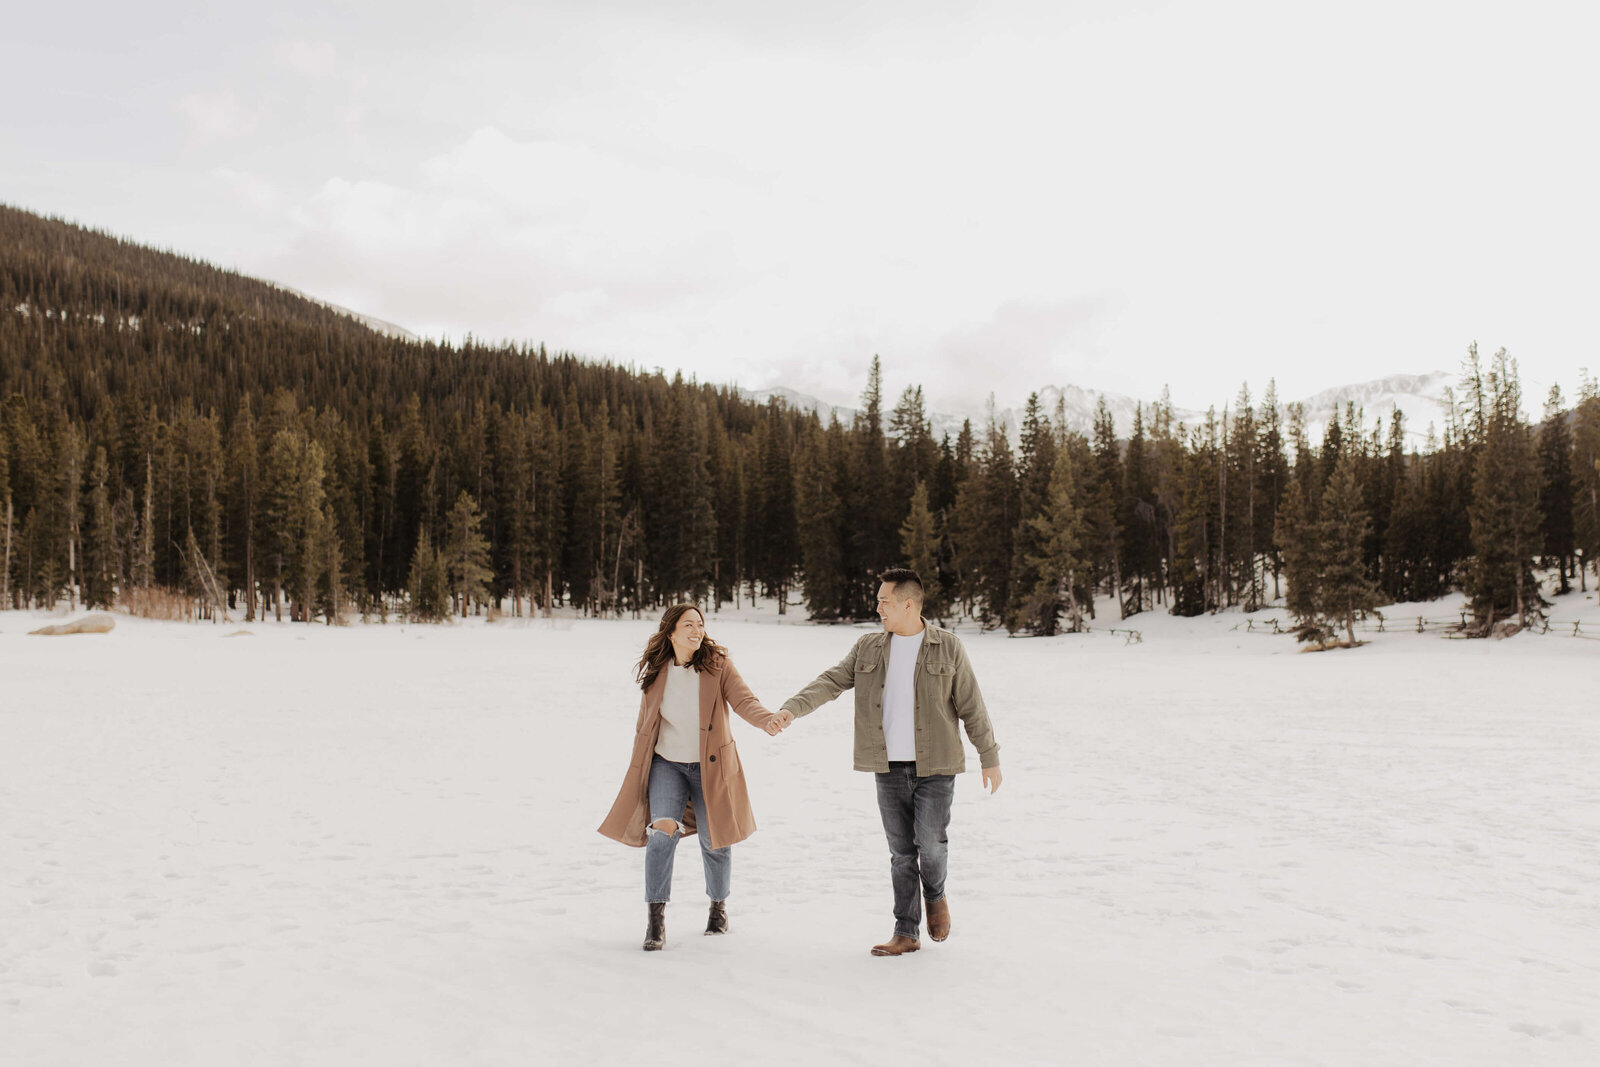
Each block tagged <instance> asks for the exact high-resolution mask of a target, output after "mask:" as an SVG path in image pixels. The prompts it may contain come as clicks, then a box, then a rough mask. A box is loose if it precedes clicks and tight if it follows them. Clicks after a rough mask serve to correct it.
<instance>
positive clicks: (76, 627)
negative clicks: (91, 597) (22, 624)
mask: <svg viewBox="0 0 1600 1067" xmlns="http://www.w3.org/2000/svg"><path fill="white" fill-rule="evenodd" d="M116 625H117V620H116V619H113V618H112V617H111V616H110V615H107V614H106V613H105V612H103V611H97V612H95V613H94V614H93V615H85V616H84V617H83V618H81V619H73V620H72V621H71V622H63V623H59V624H57V625H55V626H45V627H41V628H40V629H37V630H34V631H33V632H34V633H36V634H39V635H42V636H44V637H59V636H61V635H62V634H108V633H110V632H111V631H112V630H113V629H115V628H116Z"/></svg>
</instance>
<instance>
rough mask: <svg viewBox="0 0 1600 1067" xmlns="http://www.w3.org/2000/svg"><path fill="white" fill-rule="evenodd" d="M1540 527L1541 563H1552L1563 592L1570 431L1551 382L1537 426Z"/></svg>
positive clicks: (1568, 547)
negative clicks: (1540, 419) (1540, 420)
mask: <svg viewBox="0 0 1600 1067" xmlns="http://www.w3.org/2000/svg"><path fill="white" fill-rule="evenodd" d="M1539 481H1540V487H1539V530H1540V534H1541V536H1542V537H1543V540H1544V546H1543V547H1544V557H1545V559H1544V565H1545V566H1547V567H1548V566H1550V565H1551V564H1552V563H1554V564H1555V566H1556V570H1557V574H1558V575H1559V577H1560V583H1561V589H1560V591H1561V592H1562V593H1567V592H1570V591H1571V589H1572V585H1571V583H1570V582H1569V581H1568V580H1567V579H1568V574H1569V572H1570V571H1571V569H1572V550H1573V548H1574V534H1573V527H1572V504H1573V494H1572V431H1571V430H1570V428H1569V427H1568V426H1567V412H1566V411H1565V409H1564V407H1563V405H1562V403H1561V386H1559V385H1552V386H1551V387H1550V396H1549V398H1548V399H1547V400H1546V401H1545V405H1544V425H1542V426H1541V427H1540V428H1539Z"/></svg>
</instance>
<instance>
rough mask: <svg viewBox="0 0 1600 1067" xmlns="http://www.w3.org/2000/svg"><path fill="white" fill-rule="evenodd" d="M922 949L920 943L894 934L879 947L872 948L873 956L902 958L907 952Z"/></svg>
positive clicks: (912, 938)
mask: <svg viewBox="0 0 1600 1067" xmlns="http://www.w3.org/2000/svg"><path fill="white" fill-rule="evenodd" d="M921 947H922V942H921V941H918V940H917V939H916V938H914V937H901V936H900V935H899V934H895V935H894V936H893V937H891V938H890V939H889V940H887V941H885V942H884V943H883V944H881V945H873V946H872V954H873V955H874V956H904V955H905V954H906V953H908V952H915V951H917V949H919V948H921Z"/></svg>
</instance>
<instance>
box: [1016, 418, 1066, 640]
mask: <svg viewBox="0 0 1600 1067" xmlns="http://www.w3.org/2000/svg"><path fill="white" fill-rule="evenodd" d="M1020 445H1021V447H1020V448H1019V450H1018V453H1017V478H1016V484H1017V505H1018V507H1017V529H1016V533H1015V535H1014V536H1013V542H1012V549H1011V581H1010V583H1009V588H1010V589H1011V590H1013V591H1014V594H1015V595H1013V597H1012V599H1011V602H1010V604H1009V606H1008V609H1007V611H1006V612H1005V616H1004V617H1005V620H1006V628H1007V629H1008V630H1010V631H1012V632H1013V633H1014V632H1016V631H1017V630H1019V629H1027V630H1031V631H1033V632H1034V633H1054V632H1055V628H1056V618H1057V613H1056V611H1055V609H1054V606H1053V604H1052V605H1051V607H1050V609H1049V611H1048V614H1047V615H1046V614H1036V613H1035V612H1034V611H1033V610H1031V609H1030V607H1029V605H1035V606H1036V605H1037V601H1036V599H1035V598H1034V597H1033V596H1032V595H1031V594H1032V591H1033V589H1034V588H1035V587H1036V586H1037V585H1038V584H1039V572H1038V569H1037V567H1036V565H1035V563H1034V562H1033V561H1034V560H1036V559H1038V558H1040V557H1041V556H1042V555H1044V541H1045V539H1046V537H1047V536H1048V535H1047V534H1045V533H1041V532H1040V530H1039V528H1038V527H1037V526H1036V525H1035V524H1034V523H1033V520H1034V519H1035V518H1037V517H1038V516H1040V515H1042V514H1043V513H1044V512H1045V510H1046V509H1047V508H1048V507H1049V506H1050V486H1051V478H1052V476H1053V472H1054V470H1055V467H1056V452H1057V448H1056V440H1055V434H1054V431H1053V430H1052V428H1051V426H1050V422H1049V420H1048V419H1046V418H1045V415H1044V411H1043V408H1042V407H1041V405H1040V403H1039V394H1038V393H1032V394H1030V395H1029V396H1028V404H1027V407H1026V409H1025V410H1024V413H1023V416H1022V435H1021V440H1020Z"/></svg>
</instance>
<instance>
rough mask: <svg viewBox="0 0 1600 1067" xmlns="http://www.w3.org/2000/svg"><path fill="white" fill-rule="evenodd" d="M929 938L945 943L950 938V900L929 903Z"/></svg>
mask: <svg viewBox="0 0 1600 1067" xmlns="http://www.w3.org/2000/svg"><path fill="white" fill-rule="evenodd" d="M927 906H928V936H929V937H931V938H933V939H934V940H935V941H943V940H944V939H945V938H947V937H949V936H950V900H949V898H948V897H947V898H945V899H944V900H930V901H928V905H927Z"/></svg>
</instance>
